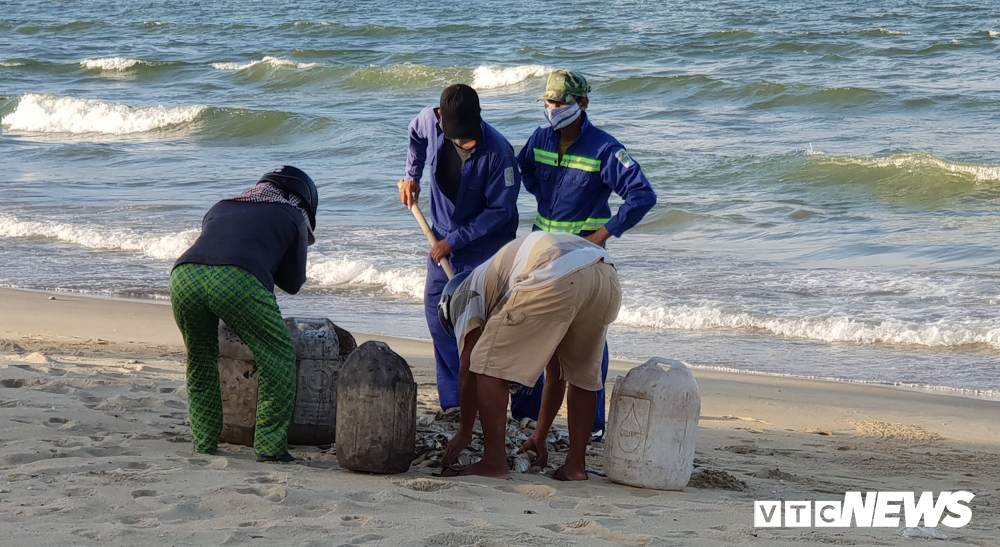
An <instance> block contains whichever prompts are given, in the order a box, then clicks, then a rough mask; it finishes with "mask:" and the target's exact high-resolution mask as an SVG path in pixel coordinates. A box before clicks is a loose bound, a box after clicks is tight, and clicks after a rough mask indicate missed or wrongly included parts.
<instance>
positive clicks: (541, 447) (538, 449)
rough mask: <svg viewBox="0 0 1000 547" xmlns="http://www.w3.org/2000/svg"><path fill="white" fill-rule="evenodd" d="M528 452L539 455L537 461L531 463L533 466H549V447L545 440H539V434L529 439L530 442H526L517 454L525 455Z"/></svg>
mask: <svg viewBox="0 0 1000 547" xmlns="http://www.w3.org/2000/svg"><path fill="white" fill-rule="evenodd" d="M528 451H531V452H534V453H535V454H537V456H535V459H534V460H532V461H531V465H536V466H538V467H545V466H546V465H548V464H549V445H548V444H547V443H546V442H545V439H539V438H538V434H537V433H536V434H535V435H532V436H531V437H528V440H527V441H525V442H524V446H522V447H521V449H520V450H518V451H517V453H518V454H524V453H525V452H528Z"/></svg>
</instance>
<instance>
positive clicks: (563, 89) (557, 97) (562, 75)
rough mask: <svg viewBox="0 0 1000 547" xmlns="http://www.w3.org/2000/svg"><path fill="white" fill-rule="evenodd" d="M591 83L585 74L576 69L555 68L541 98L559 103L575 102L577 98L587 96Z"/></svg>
mask: <svg viewBox="0 0 1000 547" xmlns="http://www.w3.org/2000/svg"><path fill="white" fill-rule="evenodd" d="M588 92H590V85H589V84H587V79H586V78H584V77H583V74H581V73H580V72H577V71H575V70H553V71H552V73H551V74H549V81H548V84H546V86H545V93H544V94H543V95H542V96H541V97H539V98H538V99H539V100H549V101H556V102H559V103H575V102H576V100H577V99H579V98H582V97H586V96H587V93H588Z"/></svg>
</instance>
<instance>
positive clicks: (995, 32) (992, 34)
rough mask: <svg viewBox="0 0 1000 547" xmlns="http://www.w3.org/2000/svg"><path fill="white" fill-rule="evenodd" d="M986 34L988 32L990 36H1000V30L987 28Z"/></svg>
mask: <svg viewBox="0 0 1000 547" xmlns="http://www.w3.org/2000/svg"><path fill="white" fill-rule="evenodd" d="M986 34H987V35H988V36H989V37H990V38H1000V32H998V31H995V30H987V31H986Z"/></svg>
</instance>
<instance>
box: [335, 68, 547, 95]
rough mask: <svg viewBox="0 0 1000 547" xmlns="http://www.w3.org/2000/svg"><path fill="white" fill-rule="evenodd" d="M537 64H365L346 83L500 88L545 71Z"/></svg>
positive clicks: (369, 86)
mask: <svg viewBox="0 0 1000 547" xmlns="http://www.w3.org/2000/svg"><path fill="white" fill-rule="evenodd" d="M549 70H550V69H549V68H547V67H544V66H541V65H521V66H514V67H506V68H502V67H498V66H492V65H483V66H479V67H476V68H474V69H468V68H461V67H432V66H426V65H418V64H413V63H403V64H401V65H391V66H385V67H382V66H369V67H364V68H360V69H358V70H356V71H355V72H354V73H353V74H351V75H350V77H349V78H348V79H347V84H348V85H349V86H352V87H356V88H362V89H381V88H386V87H388V88H391V89H422V88H431V87H443V86H447V85H451V84H456V83H467V84H469V85H471V86H472V87H474V88H476V89H479V90H486V89H500V88H504V87H512V86H517V85H521V84H523V83H525V82H527V81H528V80H530V79H532V78H541V77H544V76H545V75H547V74H548V73H549Z"/></svg>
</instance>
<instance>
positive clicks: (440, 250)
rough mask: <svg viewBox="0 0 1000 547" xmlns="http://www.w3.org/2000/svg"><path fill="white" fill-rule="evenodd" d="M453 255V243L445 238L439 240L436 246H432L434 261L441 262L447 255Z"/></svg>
mask: <svg viewBox="0 0 1000 547" xmlns="http://www.w3.org/2000/svg"><path fill="white" fill-rule="evenodd" d="M450 255H451V245H449V244H448V242H447V241H446V240H444V239H442V240H441V241H438V242H437V244H435V245H434V247H432V248H431V258H433V259H434V262H441V261H442V260H443V259H444V258H445V257H446V256H450Z"/></svg>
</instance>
